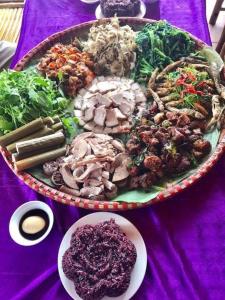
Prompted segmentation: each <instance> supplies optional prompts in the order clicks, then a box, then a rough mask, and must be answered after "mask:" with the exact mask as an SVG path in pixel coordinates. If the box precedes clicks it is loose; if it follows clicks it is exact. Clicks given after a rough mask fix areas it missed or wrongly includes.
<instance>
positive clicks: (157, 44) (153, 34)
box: [132, 21, 195, 83]
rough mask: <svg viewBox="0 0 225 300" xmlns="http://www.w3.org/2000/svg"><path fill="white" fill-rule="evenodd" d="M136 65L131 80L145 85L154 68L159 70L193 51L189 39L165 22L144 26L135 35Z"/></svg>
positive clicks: (191, 41) (192, 45)
mask: <svg viewBox="0 0 225 300" xmlns="http://www.w3.org/2000/svg"><path fill="white" fill-rule="evenodd" d="M136 44H137V46H138V50H137V63H136V67H135V69H134V71H133V74H132V75H133V78H134V79H135V80H137V81H138V82H140V83H145V82H146V80H147V79H148V78H149V76H150V75H151V73H152V72H153V70H154V69H155V68H156V67H159V68H160V69H161V70H162V69H163V68H164V67H165V66H167V65H168V64H170V63H171V62H173V61H176V60H178V59H179V58H181V57H184V56H188V55H190V54H191V53H192V52H194V50H195V42H194V41H193V40H192V39H191V37H190V36H189V35H188V34H187V33H185V32H183V31H181V30H179V29H177V28H174V27H172V26H171V25H170V24H168V23H167V22H165V21H159V22H155V23H151V24H147V25H145V27H144V28H143V29H142V30H141V31H140V32H139V33H138V34H137V37H136Z"/></svg>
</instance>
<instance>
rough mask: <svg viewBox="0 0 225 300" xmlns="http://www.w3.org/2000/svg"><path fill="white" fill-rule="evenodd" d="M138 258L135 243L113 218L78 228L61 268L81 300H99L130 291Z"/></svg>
mask: <svg viewBox="0 0 225 300" xmlns="http://www.w3.org/2000/svg"><path fill="white" fill-rule="evenodd" d="M136 258H137V252H136V248H135V246H134V244H133V243H132V242H131V241H130V240H129V239H128V238H127V236H126V235H125V233H123V232H122V230H121V229H120V227H119V226H118V225H117V224H116V223H115V220H113V219H111V220H110V221H105V222H102V223H99V224H97V225H95V226H93V225H85V226H82V227H79V228H77V229H76V231H75V232H74V233H73V235H72V238H71V241H70V248H69V249H68V250H67V251H66V252H65V254H64V255H63V260H62V268H63V272H64V273H65V275H66V277H67V278H68V279H70V280H72V281H73V283H74V286H75V290H76V292H77V294H78V295H79V296H80V297H81V298H82V299H84V300H100V299H102V298H103V297H104V296H108V297H118V296H120V295H122V294H123V293H124V292H125V291H126V290H127V288H128V286H129V284H130V276H131V272H132V270H133V267H134V265H135V262H136Z"/></svg>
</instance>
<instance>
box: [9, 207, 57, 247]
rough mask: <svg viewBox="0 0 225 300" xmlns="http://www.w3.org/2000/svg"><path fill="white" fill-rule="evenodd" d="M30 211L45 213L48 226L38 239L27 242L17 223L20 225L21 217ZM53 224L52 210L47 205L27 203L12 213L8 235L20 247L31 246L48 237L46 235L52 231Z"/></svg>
mask: <svg viewBox="0 0 225 300" xmlns="http://www.w3.org/2000/svg"><path fill="white" fill-rule="evenodd" d="M32 209H42V210H43V211H45V212H46V213H47V215H48V217H49V226H48V229H47V231H46V232H45V233H44V234H43V235H42V236H41V237H40V238H38V239H36V240H27V239H25V238H24V237H23V236H22V235H21V233H20V231H19V223H20V220H21V218H22V216H23V215H24V214H25V213H27V212H28V211H30V210H32ZM53 222H54V216H53V213H52V210H51V208H50V206H49V205H47V204H46V203H44V202H42V201H29V202H26V203H24V204H22V205H21V206H19V207H18V208H17V209H16V210H15V211H14V213H13V215H12V217H11V219H10V222H9V233H10V236H11V238H12V239H13V240H14V242H16V243H17V244H19V245H22V246H33V245H36V244H38V243H40V242H41V241H43V240H44V239H45V238H46V237H47V236H48V234H49V233H50V231H51V229H52V226H53Z"/></svg>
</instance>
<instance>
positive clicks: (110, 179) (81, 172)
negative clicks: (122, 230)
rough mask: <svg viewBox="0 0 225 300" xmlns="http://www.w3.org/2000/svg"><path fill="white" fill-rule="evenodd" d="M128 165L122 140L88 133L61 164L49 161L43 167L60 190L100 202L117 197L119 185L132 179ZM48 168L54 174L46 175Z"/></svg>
mask: <svg viewBox="0 0 225 300" xmlns="http://www.w3.org/2000/svg"><path fill="white" fill-rule="evenodd" d="M128 162H129V157H128V156H127V154H126V153H125V147H124V145H123V144H122V143H121V142H120V141H118V140H115V139H113V138H112V137H110V136H109V135H105V134H95V133H93V132H85V133H81V134H80V135H78V136H77V137H76V138H75V139H74V140H73V142H72V144H71V146H70V150H69V153H68V155H67V156H66V157H65V158H64V159H63V160H61V161H60V163H58V162H57V161H56V162H48V163H45V164H44V166H43V168H44V172H45V174H47V175H48V176H52V181H53V183H54V184H56V185H58V186H60V190H61V191H64V192H67V193H69V194H72V195H75V196H81V197H86V198H89V199H95V198H97V199H98V200H101V199H106V198H112V197H115V196H116V195H117V185H116V184H120V183H121V182H123V181H124V180H126V178H127V177H128V176H129V173H128V170H127V164H128ZM49 165H50V167H51V166H52V167H51V170H53V172H52V173H51V172H46V170H49V168H48V166H49ZM54 167H55V168H54Z"/></svg>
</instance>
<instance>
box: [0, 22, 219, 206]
mask: <svg viewBox="0 0 225 300" xmlns="http://www.w3.org/2000/svg"><path fill="white" fill-rule="evenodd" d="M106 20H107V19H102V20H97V21H91V22H87V23H82V24H79V25H76V26H74V27H71V28H68V29H66V30H64V31H61V32H58V33H56V34H54V35H52V36H50V37H48V38H47V39H46V40H44V41H43V42H41V43H40V44H38V45H37V46H36V47H35V48H33V49H32V50H31V51H29V52H28V53H27V54H26V55H25V56H24V57H23V58H22V59H21V60H20V61H19V62H18V63H17V65H16V67H15V70H18V71H20V70H23V69H25V68H27V67H28V66H30V65H32V64H34V63H35V62H36V61H37V60H38V59H39V58H40V57H41V56H43V54H44V53H45V52H46V51H47V50H48V49H49V48H50V47H51V46H53V45H54V44H55V43H56V42H62V43H69V42H71V40H72V39H73V38H74V37H75V36H78V37H86V36H87V33H88V30H89V29H90V27H91V26H92V25H93V24H101V23H102V22H105V21H106ZM120 22H121V24H122V25H124V24H128V25H130V26H131V27H133V28H134V29H135V30H136V31H137V30H139V29H140V28H141V27H142V26H143V25H145V24H146V23H149V22H155V21H153V20H148V19H139V18H120ZM192 38H193V39H194V40H195V41H196V43H197V44H198V46H199V47H204V46H206V45H205V44H204V42H202V41H201V40H199V39H197V38H196V37H194V36H192ZM223 135H224V134H223V132H221V134H220V139H219V143H218V144H217V146H216V149H215V151H213V153H212V154H211V155H210V157H208V159H207V160H206V161H205V162H204V163H203V164H202V165H201V166H200V167H199V168H198V169H197V170H196V171H195V172H194V173H193V174H192V175H191V176H189V177H188V178H186V179H184V180H182V181H180V182H179V183H178V184H173V185H170V186H169V187H168V188H166V189H164V190H163V191H161V192H160V193H158V194H157V196H156V197H155V198H153V199H151V200H149V201H147V202H145V203H140V202H138V199H135V201H133V202H132V203H127V202H122V201H121V202H116V201H98V200H89V199H84V198H79V197H74V196H72V195H69V194H66V193H63V192H60V191H58V190H57V189H54V188H52V187H50V186H48V185H47V184H45V183H44V182H42V181H41V180H38V179H36V178H34V177H33V176H31V175H30V174H29V173H27V172H16V171H15V170H14V168H13V165H12V162H11V156H10V154H9V153H8V152H7V151H5V149H3V148H1V149H0V151H1V153H2V155H3V157H4V159H5V161H6V163H7V164H8V166H9V167H10V168H11V169H12V170H13V172H14V173H15V174H16V175H17V176H18V177H19V178H20V179H21V180H22V181H24V182H25V183H26V184H27V185H28V186H29V187H31V188H32V189H34V190H35V191H37V192H39V193H40V194H42V195H44V196H47V197H50V198H52V199H53V200H56V201H58V202H61V203H64V204H67V205H73V206H77V207H81V208H87V209H94V210H105V211H107V210H108V211H116V210H128V209H136V208H140V207H144V206H149V205H151V204H153V203H157V202H160V201H163V200H165V199H168V198H169V197H171V196H173V195H175V194H178V193H180V192H181V191H182V190H184V189H186V188H187V187H189V186H191V185H192V184H193V183H195V182H197V181H198V180H199V179H200V178H201V177H202V176H203V175H205V174H206V173H208V171H209V170H210V169H211V168H212V167H213V165H214V164H215V163H216V162H217V161H218V159H219V158H220V157H221V155H222V153H223V150H224V141H223Z"/></svg>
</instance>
